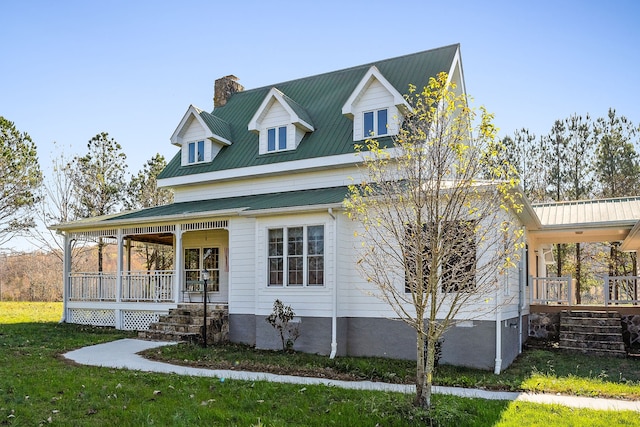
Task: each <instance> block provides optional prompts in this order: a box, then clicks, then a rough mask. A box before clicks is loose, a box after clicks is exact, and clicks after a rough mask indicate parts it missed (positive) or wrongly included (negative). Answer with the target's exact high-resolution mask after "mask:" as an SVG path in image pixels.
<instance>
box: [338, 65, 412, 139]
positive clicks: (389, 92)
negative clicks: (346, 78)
mask: <svg viewBox="0 0 640 427" xmlns="http://www.w3.org/2000/svg"><path fill="white" fill-rule="evenodd" d="M409 109H410V107H409V104H408V103H407V101H406V100H405V99H404V97H403V96H402V94H401V93H400V92H398V90H397V89H396V88H395V87H393V85H392V84H391V83H389V81H388V80H387V79H386V78H385V77H384V76H383V75H382V73H381V72H380V70H378V68H377V67H375V66H372V67H371V68H369V70H367V72H366V73H365V75H364V77H363V78H362V79H361V80H360V83H358V85H357V86H356V88H355V89H354V91H353V92H352V93H351V95H350V96H349V99H347V102H345V104H344V106H343V107H342V114H344V115H345V116H347V117H349V118H350V119H351V120H353V140H354V141H361V140H363V139H367V138H369V137H378V136H391V135H397V134H398V130H399V124H400V123H401V121H402V120H401V119H402V117H403V116H404V115H405V114H406V113H407V112H408V111H409Z"/></svg>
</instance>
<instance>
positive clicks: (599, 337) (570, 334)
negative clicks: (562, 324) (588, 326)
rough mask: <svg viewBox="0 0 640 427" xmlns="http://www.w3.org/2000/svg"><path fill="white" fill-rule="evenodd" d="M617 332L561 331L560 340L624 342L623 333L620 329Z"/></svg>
mask: <svg viewBox="0 0 640 427" xmlns="http://www.w3.org/2000/svg"><path fill="white" fill-rule="evenodd" d="M616 332H617V333H614V334H611V333H594V332H589V331H587V332H575V331H562V330H561V331H560V341H562V340H576V341H585V342H594V341H595V342H617V343H624V341H623V340H622V334H621V333H620V330H618V331H616Z"/></svg>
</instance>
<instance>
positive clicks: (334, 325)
mask: <svg viewBox="0 0 640 427" xmlns="http://www.w3.org/2000/svg"><path fill="white" fill-rule="evenodd" d="M327 213H328V214H329V216H330V217H331V218H333V242H334V246H335V247H334V249H333V300H332V301H331V354H330V355H329V359H334V358H335V357H336V353H337V352H338V218H336V217H335V216H334V215H333V208H328V209H327Z"/></svg>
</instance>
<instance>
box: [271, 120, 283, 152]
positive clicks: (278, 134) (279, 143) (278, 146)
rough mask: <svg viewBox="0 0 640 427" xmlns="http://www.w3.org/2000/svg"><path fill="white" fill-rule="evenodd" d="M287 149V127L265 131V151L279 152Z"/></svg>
mask: <svg viewBox="0 0 640 427" xmlns="http://www.w3.org/2000/svg"><path fill="white" fill-rule="evenodd" d="M286 149H287V127H286V126H280V127H277V128H271V129H267V151H268V152H270V153H271V152H273V151H280V150H286Z"/></svg>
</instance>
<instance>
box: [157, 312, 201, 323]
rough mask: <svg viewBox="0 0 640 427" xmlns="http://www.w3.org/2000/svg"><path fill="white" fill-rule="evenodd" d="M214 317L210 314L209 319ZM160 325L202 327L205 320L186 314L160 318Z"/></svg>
mask: <svg viewBox="0 0 640 427" xmlns="http://www.w3.org/2000/svg"><path fill="white" fill-rule="evenodd" d="M211 318H213V316H212V315H211V314H210V315H209V316H208V317H207V319H211ZM158 323H173V324H176V325H202V324H203V323H204V319H203V317H202V316H186V315H184V314H179V315H174V314H169V315H167V316H160V317H159V318H158Z"/></svg>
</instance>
